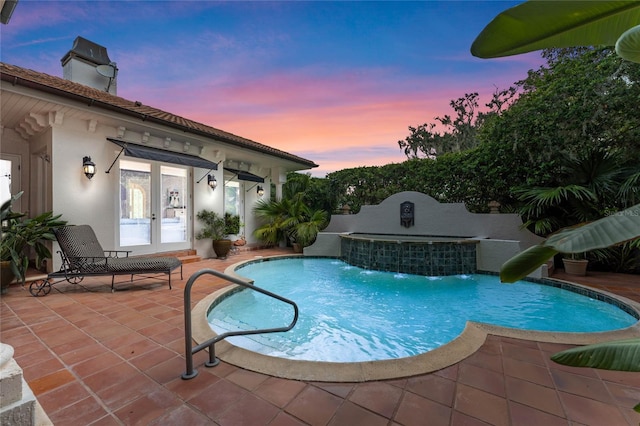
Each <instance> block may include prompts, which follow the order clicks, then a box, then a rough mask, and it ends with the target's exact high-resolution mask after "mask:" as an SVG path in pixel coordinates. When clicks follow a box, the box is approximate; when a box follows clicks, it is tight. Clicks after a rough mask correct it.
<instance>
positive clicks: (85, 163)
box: [82, 157, 96, 179]
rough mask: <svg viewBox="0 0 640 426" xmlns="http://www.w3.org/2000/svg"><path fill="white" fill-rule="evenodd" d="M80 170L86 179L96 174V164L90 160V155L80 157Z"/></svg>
mask: <svg viewBox="0 0 640 426" xmlns="http://www.w3.org/2000/svg"><path fill="white" fill-rule="evenodd" d="M82 171H83V172H84V175H85V176H86V177H87V179H91V178H92V177H93V175H95V174H96V165H95V164H94V162H93V161H91V157H84V158H83V159H82Z"/></svg>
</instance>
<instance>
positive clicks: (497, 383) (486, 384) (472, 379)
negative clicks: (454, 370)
mask: <svg viewBox="0 0 640 426" xmlns="http://www.w3.org/2000/svg"><path fill="white" fill-rule="evenodd" d="M504 382H505V379H504V376H503V375H502V374H500V373H497V372H495V371H492V370H488V369H486V368H480V367H477V366H475V365H467V364H464V363H463V364H461V365H460V369H459V373H458V383H464V384H465V385H469V386H472V387H474V388H477V389H480V390H484V391H487V392H489V393H492V394H494V395H497V396H500V397H504V396H505V383H504Z"/></svg>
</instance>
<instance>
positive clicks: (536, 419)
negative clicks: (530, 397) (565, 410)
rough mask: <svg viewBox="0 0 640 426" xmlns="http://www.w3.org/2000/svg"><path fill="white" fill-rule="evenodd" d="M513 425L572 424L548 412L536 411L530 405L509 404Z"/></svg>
mask: <svg viewBox="0 0 640 426" xmlns="http://www.w3.org/2000/svg"><path fill="white" fill-rule="evenodd" d="M509 409H510V411H511V424H513V425H518V426H540V425H544V426H568V425H570V423H569V422H568V421H567V420H566V419H565V418H564V417H558V416H554V415H553V414H549V413H548V412H544V411H540V410H536V409H535V408H533V407H531V406H529V405H523V404H519V403H517V402H513V401H511V402H509Z"/></svg>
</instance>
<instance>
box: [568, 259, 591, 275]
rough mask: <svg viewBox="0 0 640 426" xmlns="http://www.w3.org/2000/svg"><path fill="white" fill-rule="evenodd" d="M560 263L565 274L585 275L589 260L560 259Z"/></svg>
mask: <svg viewBox="0 0 640 426" xmlns="http://www.w3.org/2000/svg"><path fill="white" fill-rule="evenodd" d="M562 263H563V264H564V271H565V272H566V273H567V274H571V275H587V265H588V264H589V261H588V260H586V259H562Z"/></svg>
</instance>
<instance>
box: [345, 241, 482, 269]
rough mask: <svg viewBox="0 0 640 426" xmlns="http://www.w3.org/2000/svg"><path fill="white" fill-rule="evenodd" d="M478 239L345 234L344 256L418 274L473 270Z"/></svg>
mask: <svg viewBox="0 0 640 426" xmlns="http://www.w3.org/2000/svg"><path fill="white" fill-rule="evenodd" d="M477 243H478V241H477V240H468V239H448V238H430V237H423V238H421V237H407V236H400V235H364V234H363V235H360V234H350V235H342V236H341V242H340V244H341V248H340V252H341V256H340V258H341V259H342V260H344V261H345V262H347V263H348V264H350V265H353V266H358V267H360V268H364V269H370V270H375V271H390V272H400V273H404V274H414V275H429V276H440V275H459V274H473V273H475V272H476V270H477V262H476V246H477Z"/></svg>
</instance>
